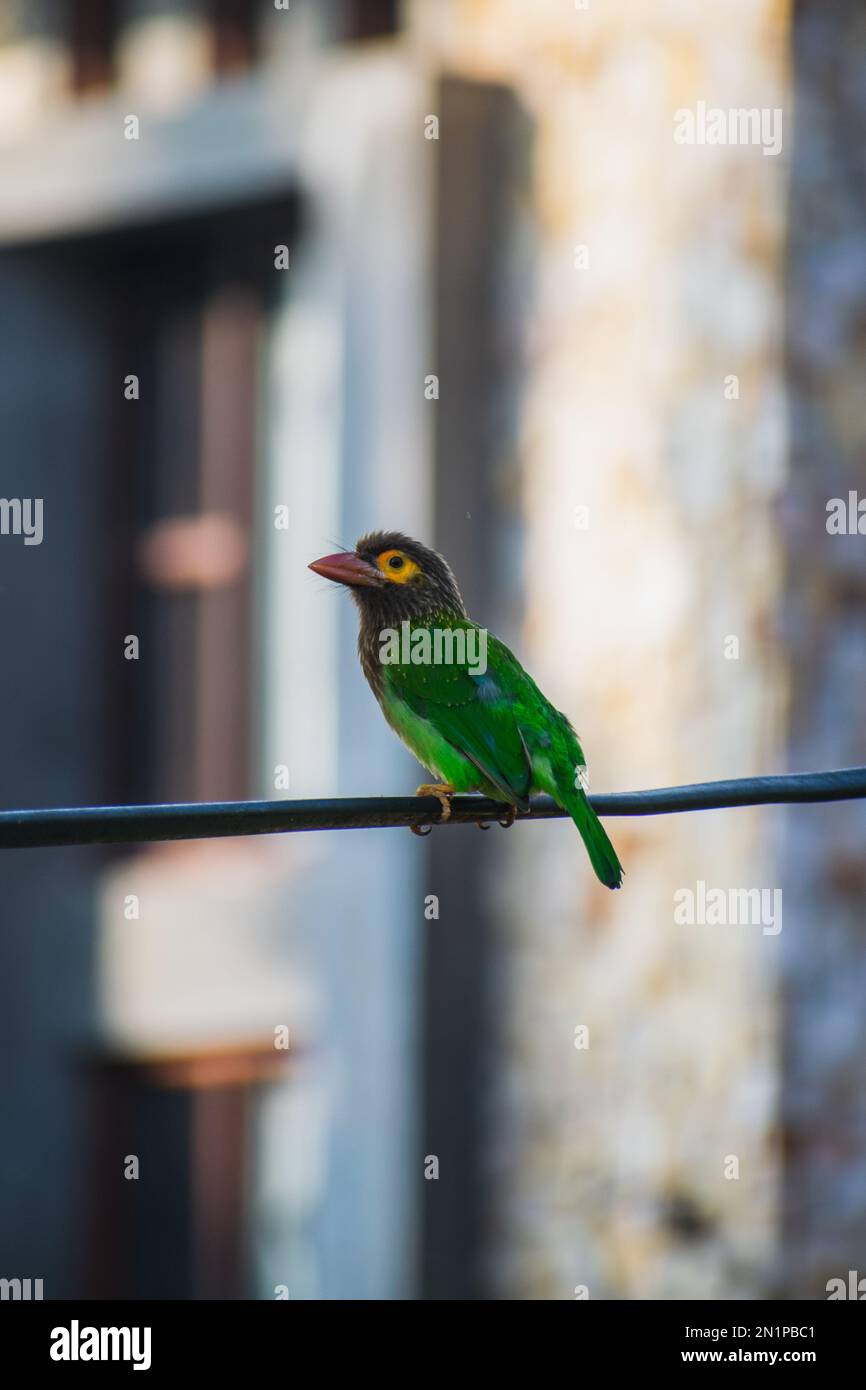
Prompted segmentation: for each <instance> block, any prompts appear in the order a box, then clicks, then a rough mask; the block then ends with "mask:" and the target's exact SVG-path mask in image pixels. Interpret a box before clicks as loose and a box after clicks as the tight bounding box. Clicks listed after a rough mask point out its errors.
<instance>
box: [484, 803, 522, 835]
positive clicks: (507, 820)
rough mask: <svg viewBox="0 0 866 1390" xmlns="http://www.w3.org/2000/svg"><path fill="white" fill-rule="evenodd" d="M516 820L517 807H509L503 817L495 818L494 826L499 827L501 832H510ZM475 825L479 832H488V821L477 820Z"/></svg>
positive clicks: (489, 823) (489, 824)
mask: <svg viewBox="0 0 866 1390" xmlns="http://www.w3.org/2000/svg"><path fill="white" fill-rule="evenodd" d="M516 819H517V807H516V806H509V807H508V810H507V811H506V813H505V815H504V816H499V817H497V821H496V824H497V825H501V826H502V828H503V830H510V829H511V827H512V825H513V824H514V822H515V820H516ZM475 824H476V825H477V826H478V829H479V830H489V829H490V826H491V822H490V821H489V820H477V821H476V822H475Z"/></svg>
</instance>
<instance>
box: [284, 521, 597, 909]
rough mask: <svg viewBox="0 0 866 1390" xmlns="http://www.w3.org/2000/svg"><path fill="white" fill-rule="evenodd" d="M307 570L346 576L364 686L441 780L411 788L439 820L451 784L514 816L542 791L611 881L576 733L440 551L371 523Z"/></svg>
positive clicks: (447, 810) (341, 579) (445, 812)
mask: <svg viewBox="0 0 866 1390" xmlns="http://www.w3.org/2000/svg"><path fill="white" fill-rule="evenodd" d="M310 569H311V570H313V571H315V573H316V574H320V575H322V576H323V577H324V578H325V579H331V580H334V581H335V582H336V583H338V584H344V585H345V586H346V587H347V588H348V589H349V591H350V593H351V595H352V597H353V599H354V600H355V603H356V604H357V607H358V612H359V614H360V619H361V626H360V633H359V636H358V652H359V655H360V658H361V666H362V667H363V670H364V675H365V676H366V678H367V681H368V683H369V685H370V688H371V689H372V691H373V694H374V695H375V697H376V699H377V700H378V702H379V705H380V707H381V709H382V713H383V714H384V716H385V718H386V719H387V721H388V723H389V724H390V725H391V728H392V729H394V731H395V733H397V734H399V736H400V738H401V739H402V740H403V742H404V743H405V744H406V746H407V748H409V750H410V751H411V752H412V753H413V754H414V755H415V757H416V758H417V759H418V761H419V762H420V763H421V764H422V766H423V767H425V768H427V769H428V770H429V771H430V772H432V773H433V775H434V776H435V777H437V778H438V779H439V781H438V783H435V784H433V783H424V784H423V785H422V786H420V787H419V788H418V791H417V795H419V796H435V797H438V799H439V801H440V803H441V805H442V816H441V819H442V820H443V821H446V820H447V819H448V817H449V815H450V814H451V803H450V797H451V796H452V795H453V794H454V793H455V792H481V793H483V794H484V795H485V796H488V797H491V798H493V799H494V800H496V801H503V802H505V803H507V805H508V806H509V807H511V808H512V810H511V820H513V819H514V816H515V815H516V812H517V810H518V809H519V810H522V811H526V810H528V809H529V797H530V794H531V793H532V792H535V791H539V792H546V793H547V794H548V796H551V797H553V799H554V801H555V802H556V803H557V804H558V805H559V806H561V807H562V809H563V810H564V811H567V812H568V814H569V815H570V816H571V818H572V820H573V821H574V823H575V825H576V826H577V828H578V830H579V831H580V833H581V835H582V837H583V842H584V844H585V845H586V849H587V853H588V854H589V858H590V862H591V864H592V867H593V869H594V870H595V872H596V874H597V875H598V877H599V879H600V880H601V882H602V883H603V884H605V885H606V887H608V888H619V886H620V884H621V883H622V872H623V871H622V866H621V864H620V862H619V860H618V859H617V856H616V851H615V850H614V847H613V845H612V844H611V842H610V840H609V839H608V837H607V834H606V832H605V830H604V827H603V826H602V824H601V821H600V820H599V818H598V816H597V815H596V813H595V811H594V810H593V808H592V806H591V805H590V803H589V800H588V799H587V796H586V791H585V789H584V784H585V773H586V767H585V760H584V756H583V751H582V749H581V746H580V743H579V742H578V738H577V734H576V733H575V732H574V729H573V728H572V727H571V724H570V723H569V721H568V719H567V718H566V717H565V715H564V714H561V713H560V711H559V710H557V709H554V707H553V705H552V704H551V703H550V701H549V700H547V699H546V698H545V696H544V695H542V693H541V691H540V690H539V688H538V686H537V685H536V684H535V681H534V680H533V679H532V677H531V676H530V675H529V674H528V673H527V672H526V671H524V669H523V667H522V666H521V665H520V662H519V661H518V660H517V658H516V656H514V654H513V653H512V652H510V651H509V650H508V648H507V647H506V646H505V643H504V642H500V641H499V640H498V639H497V638H496V637H494V636H492V634H489V633H488V632H487V631H486V629H484V628H481V627H479V626H478V624H477V623H473V622H472V620H471V619H470V618H469V616H468V614H467V612H466V609H465V607H464V604H463V599H462V598H461V596H460V590H459V589H458V587H457V582H456V580H455V578H454V575H453V574H452V573H451V570H450V568H449V567H448V565H447V563H446V562H445V560H444V559H443V558H442V556H441V555H437V553H436V552H435V551H434V550H429V549H428V548H427V547H426V546H424V545H421V544H420V542H418V541H413V540H411V539H410V538H409V537H408V536H404V535H402V534H400V532H398V531H376V532H373V533H371V534H370V535H368V536H364V537H363V538H362V539H361V540H359V541H358V543H357V545H356V546H355V549H354V550H350V551H341V552H339V553H338V554H336V555H326V556H324V557H323V558H322V559H321V560H315V561H314V562H313V563H312V564H311V565H310ZM507 823H508V824H510V823H511V822H510V821H509V822H507ZM413 828H414V827H413Z"/></svg>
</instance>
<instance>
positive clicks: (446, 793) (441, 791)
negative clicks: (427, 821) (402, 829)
mask: <svg viewBox="0 0 866 1390" xmlns="http://www.w3.org/2000/svg"><path fill="white" fill-rule="evenodd" d="M456 790H457V788H456V787H452V786H451V785H450V784H449V783H448V782H422V783H421V785H420V787H417V788H416V790H415V795H416V796H435V798H436V800H437V801H438V802H439V805H440V806H441V807H442V814H441V816H440V817H439V820H438V824H439V825H444V824H445V822H446V821H448V820H450V819H451V798H452V796H453V795H454V793H455V792H456ZM409 829H410V830H411V831H412V834H413V835H429V834H430V831H431V830H432V829H433V826H432V825H424V826H422V825H410V827H409Z"/></svg>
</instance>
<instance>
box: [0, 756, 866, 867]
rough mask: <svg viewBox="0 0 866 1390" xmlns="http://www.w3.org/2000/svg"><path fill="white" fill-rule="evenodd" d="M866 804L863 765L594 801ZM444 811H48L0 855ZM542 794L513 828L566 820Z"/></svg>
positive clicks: (419, 817)
mask: <svg viewBox="0 0 866 1390" xmlns="http://www.w3.org/2000/svg"><path fill="white" fill-rule="evenodd" d="M858 797H866V767H848V768H842V769H840V770H839V771H837V772H806V773H794V774H789V775H787V776H780V777H738V778H735V779H733V780H731V781H727V782H698V783H695V784H694V785H692V786H687V787H660V788H658V789H656V790H653V791H642V792H609V793H605V794H603V795H598V796H596V795H593V796H591V797H590V801H591V802H592V804H593V806H594V807H595V809H596V811H598V813H599V815H601V816H660V815H668V814H670V813H672V812H677V811H710V810H718V809H721V808H723V807H729V806H764V805H772V804H780V803H787V802H818V801H850V800H854V799H855V798H858ZM506 809H507V808H505V807H503V806H502V804H501V803H500V802H498V801H489V800H488V799H487V798H486V797H482V796H455V797H454V798H453V799H452V803H451V817H450V820H449V822H448V824H449V825H465V824H466V823H467V822H483V823H489V822H491V821H497V820H500V819H501V818H502V817H503V815H504V814H505V811H506ZM440 813H441V808H440V805H439V802H438V801H437V800H436V798H435V797H414V796H397V797H388V796H362V797H340V798H334V799H332V800H328V801H224V802H203V803H192V804H188V805H177V806H75V807H62V808H60V809H57V810H48V811H0V849H19V848H37V847H44V846H49V845H92V844H133V843H138V842H144V841H150V840H200V839H210V838H217V837H219V836H225V835H272V834H279V833H285V832H287V831H298V830H356V829H362V828H370V827H374V826H395V825H396V826H399V825H403V826H406V825H425V824H430V823H431V822H435V821H438V819H439V816H440ZM565 814H566V812H565V811H563V810H561V809H560V807H559V806H557V805H556V803H555V802H554V801H552V800H551V799H550V797H548V796H540V797H536V798H534V800H533V802H532V807H531V809H530V810H529V811H518V813H517V819H518V820H527V819H531V820H550V819H553V818H556V817H560V816H564V815H565Z"/></svg>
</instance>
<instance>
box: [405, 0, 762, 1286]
mask: <svg viewBox="0 0 866 1390" xmlns="http://www.w3.org/2000/svg"><path fill="white" fill-rule="evenodd" d="M411 12H412V15H413V22H414V25H415V34H416V41H417V43H418V44H419V46H423V47H424V48H425V50H427V51H428V52H429V51H432V52H434V53H435V54H436V55H437V57H439V58H440V59H441V60H442V61H443V62H444V63H445V64H446V65H447V66H448V67H449V68H450V69H452V70H455V71H457V72H459V73H460V74H461V75H463V76H466V77H472V78H483V79H493V80H498V81H502V82H505V83H508V84H510V85H512V86H513V89H514V91H515V94H516V95H517V98H518V99H519V100H520V101H522V102H523V104H524V105H525V107H526V109H527V110H528V111H529V113H530V114H531V116H532V117H533V119H534V121H535V123H536V142H535V146H534V164H533V179H532V185H533V186H532V192H531V195H530V196H531V199H532V206H531V209H530V215H531V217H532V218H533V219H535V221H536V222H537V226H538V235H539V239H540V244H539V246H538V261H537V281H536V293H535V298H534V303H533V304H532V306H531V309H530V313H529V317H528V320H527V333H526V353H527V360H526V370H527V388H528V389H527V401H526V406H525V410H524V412H523V416H522V447H521V460H520V461H521V466H522V474H523V480H524V481H523V488H522V496H521V495H520V492H511V493H506V494H505V495H506V496H510V498H511V505H512V507H513V510H514V514H515V516H517V514H518V513H519V511H520V509H521V508H525V516H526V520H525V536H524V543H523V547H522V564H523V579H524V582H525V587H526V606H525V611H524V612H523V614H522V616H521V615H520V613H519V610H518V609H516V608H515V609H514V619H515V621H514V623H513V625H512V629H511V632H510V633H506V634H505V635H506V636H507V637H509V636H510V637H512V638H513V640H514V642H515V645H516V647H517V650H518V651H519V653H520V654H521V655H522V656H523V657H524V658H525V659H526V661H527V664H528V665H529V666H530V668H531V670H532V671H533V674H534V675H535V676H536V677H537V679H538V680H539V682H540V684H541V685H542V687H543V689H544V690H545V691H546V693H548V694H549V695H550V697H551V698H552V699H553V700H554V702H555V703H556V704H558V705H559V706H560V707H561V708H562V709H564V710H566V711H567V712H568V713H569V714H570V715H571V716H573V718H574V720H575V723H576V727H577V729H578V732H579V733H580V734H581V736H582V737H583V739H584V747H585V750H586V752H587V755H588V759H589V765H590V773H591V775H592V778H593V781H592V785H593V787H594V788H595V789H596V790H603V789H606V788H626V787H641V786H659V785H668V784H671V783H677V782H687V781H698V780H704V779H709V778H714V777H725V776H732V775H738V774H740V775H746V774H750V773H754V772H756V771H761V770H772V769H774V768H776V767H778V766H779V765H780V763H781V762H782V760H783V759H784V737H785V729H784V723H783V698H784V678H783V667H782V662H781V655H780V650H779V636H778V630H777V616H778V604H779V599H780V589H781V559H782V556H781V538H780V536H779V533H778V527H777V524H776V516H775V511H776V507H777V503H778V499H779V496H780V493H781V491H782V488H783V486H784V483H785V467H786V458H785V419H784V412H783V404H782V331H783V301H782V274H783V255H784V231H785V194H786V173H787V167H788V166H787V158H786V153H785V152H783V153H782V155H780V156H778V157H766V156H764V155H763V154H762V152H761V150H760V149H757V148H754V147H751V148H750V147H728V148H709V147H706V146H702V147H699V146H695V147H684V146H679V145H677V144H676V143H675V141H674V138H673V131H674V112H675V111H676V110H677V109H678V108H684V107H692V108H694V107H695V105H696V103H697V102H698V101H700V100H703V101H705V102H706V103H707V104H708V105H719V106H722V107H725V108H728V107H740V106H747V107H751V106H754V105H757V106H761V107H770V108H774V107H783V108H785V116H786V118H787V117H789V115H790V109H789V100H788V90H787V66H788V56H787V53H788V43H789V38H790V34H789V27H788V7H787V6H786V5H784V4H779V3H774V2H773V0H759V2H758V0H749V2H748V3H737V4H734V5H728V6H725V7H724V9H723V10H718V9H714V8H713V7H711V6H705V5H700V6H697V5H696V6H689V5H685V6H684V5H682V4H675V3H659V4H654V5H653V6H651V7H650V6H642V5H629V4H617V5H602V4H590V5H589V6H586V7H582V6H574V5H564V4H560V3H555V0H549V2H547V0H545V2H544V3H538V4H533V5H531V6H527V5H525V4H520V3H516V0H488V3H481V4H479V3H470V0H466V3H462V0H455V3H453V4H450V5H448V6H446V7H443V6H441V5H439V4H436V3H431V4H424V3H423V2H422V3H418V4H416V5H414V6H412V8H411ZM785 134H786V137H787V138H790V126H786V127H785ZM731 375H734V376H736V377H737V378H738V395H737V396H736V397H735V398H726V385H728V379H729V378H730V376H731ZM477 523H478V526H479V528H483V526H484V524H485V517H484V516H479V517H478V519H477ZM515 539H516V537H515ZM439 540H440V542H441V543H442V545H443V548H444V547H446V545H447V538H446V537H444V536H442V537H439ZM514 560H515V552H514V550H512V551H511V552H510V553H509V555H508V560H507V565H506V564H502V565H501V568H500V574H502V575H504V574H505V573H506V572H507V571H511V570H512V568H513V564H514ZM503 582H506V581H504V580H503ZM475 616H476V617H478V618H482V617H483V615H481V614H475ZM732 636H733V637H735V638H736V639H737V641H738V644H739V645H738V655H737V656H736V657H734V658H733V659H731V658H729V657H728V656H726V651H733V650H734V649H733V648H731V647H730V646H729V645H728V646H727V647H726V642H727V639H729V638H730V637H732ZM774 826H775V818H774V816H773V814H772V812H768V811H764V812H735V813H717V814H713V815H701V816H698V815H694V816H688V817H672V818H664V819H659V820H657V821H647V822H633V821H632V822H628V821H621V822H618V821H613V822H610V824H609V829H610V831H611V834H612V837H613V839H614V841H615V843H616V845H617V847H618V849H619V851H620V854H621V858H622V860H623V861H624V864H625V868H626V880H625V888H624V890H623V891H622V893H621V894H618V895H616V896H615V897H614V896H613V895H606V894H605V891H604V890H603V889H600V888H598V887H597V886H596V885H595V884H594V883H592V882H591V881H590V873H589V869H588V866H587V864H586V862H585V857H584V854H583V851H582V849H581V846H580V844H579V842H578V841H577V840H576V834H575V831H574V829H573V827H571V826H569V825H565V824H556V825H547V826H545V827H544V828H543V830H541V829H540V828H536V829H530V828H526V829H524V830H523V832H522V833H520V834H519V835H518V836H514V837H513V838H512V839H511V840H510V842H509V843H508V845H507V847H506V846H505V845H504V844H503V845H501V846H499V847H498V849H499V856H500V858H499V866H500V867H499V871H498V874H497V877H496V879H495V880H494V879H493V878H491V880H490V883H491V889H492V888H493V884H494V882H496V883H497V885H498V886H497V888H496V890H495V891H496V893H497V901H498V904H499V926H498V933H497V939H496V946H495V947H494V951H495V953H496V955H497V956H498V958H499V961H500V979H499V989H500V1000H499V1011H500V1017H501V1019H502V1031H501V1036H500V1037H499V1039H498V1043H494V1045H493V1046H492V1048H491V1050H490V1052H489V1054H488V1076H489V1082H490V1087H491V1090H492V1094H493V1096H494V1102H493V1110H494V1113H495V1117H496V1118H495V1121H494V1123H493V1128H492V1136H491V1137H490V1139H489V1140H488V1145H487V1156H488V1157H487V1184H486V1187H487V1210H488V1220H487V1229H488V1231H489V1232H490V1233H491V1235H490V1240H489V1248H488V1259H487V1267H488V1276H489V1279H490V1282H491V1286H492V1287H494V1288H496V1289H498V1290H499V1292H500V1293H505V1294H510V1295H512V1296H515V1295H516V1296H530V1297H559V1298H571V1297H574V1296H575V1292H574V1291H575V1289H576V1288H578V1287H579V1286H585V1287H586V1288H588V1290H589V1296H590V1297H682V1296H698V1297H711V1296H717V1297H750V1296H760V1295H761V1294H762V1292H766V1290H767V1288H768V1287H770V1283H771V1280H772V1277H773V1264H774V1249H775V1238H776V1235H777V1231H778V1211H777V1203H778V1184H779V1180H780V1168H779V1156H778V1146H777V1114H778V1073H777V1066H778V1056H779V1046H780V1040H779V1018H778V975H779V969H780V940H779V937H778V936H772V935H764V934H762V929H761V926H760V925H758V926H747V925H741V926H727V927H721V926H719V927H713V926H708V925H691V926H681V925H677V924H676V922H675V920H674V894H675V893H676V891H677V890H678V889H680V888H687V887H689V886H690V887H691V888H692V889H695V885H696V881H697V880H699V879H702V880H704V881H705V882H707V883H708V884H710V885H716V884H717V885H719V886H722V887H724V888H728V887H744V888H745V887H753V886H763V887H776V886H779V885H780V868H779V864H778V859H777V857H776V852H775V840H774ZM579 1025H585V1026H586V1027H587V1028H588V1030H589V1035H588V1036H589V1047H588V1048H587V1049H580V1050H578V1048H577V1047H576V1039H575V1029H576V1028H577V1027H578V1026H579ZM731 1158H733V1159H735V1160H736V1165H737V1172H738V1176H736V1177H735V1176H733V1172H734V1169H733V1168H732V1167H731V1164H730V1159H731ZM726 1172H727V1174H728V1175H727V1176H726Z"/></svg>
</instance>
